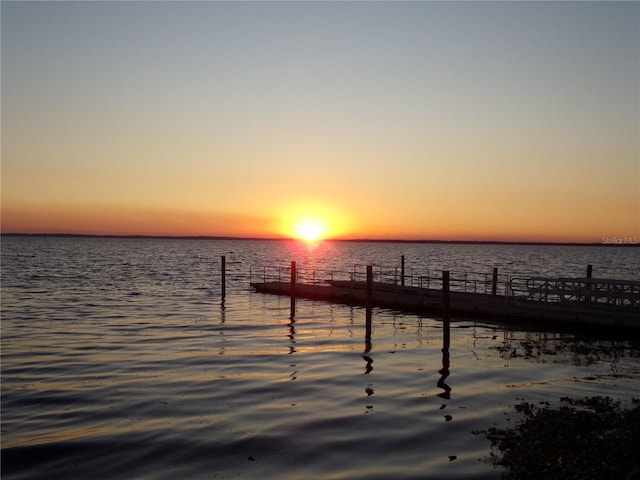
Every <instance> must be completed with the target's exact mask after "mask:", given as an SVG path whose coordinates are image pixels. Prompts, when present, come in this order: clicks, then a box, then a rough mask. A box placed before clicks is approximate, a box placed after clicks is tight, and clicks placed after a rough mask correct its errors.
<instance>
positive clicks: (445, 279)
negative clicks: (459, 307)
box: [437, 270, 451, 400]
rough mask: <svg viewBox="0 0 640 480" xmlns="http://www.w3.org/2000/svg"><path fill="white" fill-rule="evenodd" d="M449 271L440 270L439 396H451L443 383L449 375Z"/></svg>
mask: <svg viewBox="0 0 640 480" xmlns="http://www.w3.org/2000/svg"><path fill="white" fill-rule="evenodd" d="M449 292H450V289H449V272H448V271H447V270H444V271H443V272H442V369H441V370H439V371H438V373H439V374H440V379H439V380H438V384H437V385H438V387H439V388H442V389H443V390H444V391H443V392H442V393H439V394H438V396H439V397H440V398H445V399H447V400H448V399H450V398H451V387H450V386H449V385H447V384H446V383H445V380H446V379H447V377H448V376H449V360H450V357H449V347H450V345H451V309H450V300H449Z"/></svg>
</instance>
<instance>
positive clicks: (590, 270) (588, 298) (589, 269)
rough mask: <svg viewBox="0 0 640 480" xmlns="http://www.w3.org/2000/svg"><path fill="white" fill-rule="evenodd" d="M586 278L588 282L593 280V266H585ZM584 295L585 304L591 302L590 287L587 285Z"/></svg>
mask: <svg viewBox="0 0 640 480" xmlns="http://www.w3.org/2000/svg"><path fill="white" fill-rule="evenodd" d="M587 278H588V279H589V280H591V278H593V265H587ZM585 290H586V294H585V300H586V301H587V302H590V301H591V285H590V284H588V285H587V286H586V289H585Z"/></svg>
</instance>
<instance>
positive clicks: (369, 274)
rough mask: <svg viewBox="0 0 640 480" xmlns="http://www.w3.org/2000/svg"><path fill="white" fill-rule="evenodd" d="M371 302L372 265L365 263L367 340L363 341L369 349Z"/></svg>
mask: <svg viewBox="0 0 640 480" xmlns="http://www.w3.org/2000/svg"><path fill="white" fill-rule="evenodd" d="M372 303H373V266H371V265H367V303H366V309H365V316H366V322H365V325H366V337H365V339H368V342H365V345H366V346H367V347H368V350H366V351H367V352H368V351H369V350H371V304H372Z"/></svg>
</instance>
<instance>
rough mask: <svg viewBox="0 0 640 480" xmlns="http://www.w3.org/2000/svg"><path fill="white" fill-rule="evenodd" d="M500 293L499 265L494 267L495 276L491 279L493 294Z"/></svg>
mask: <svg viewBox="0 0 640 480" xmlns="http://www.w3.org/2000/svg"><path fill="white" fill-rule="evenodd" d="M497 293H498V267H493V278H492V280H491V295H497Z"/></svg>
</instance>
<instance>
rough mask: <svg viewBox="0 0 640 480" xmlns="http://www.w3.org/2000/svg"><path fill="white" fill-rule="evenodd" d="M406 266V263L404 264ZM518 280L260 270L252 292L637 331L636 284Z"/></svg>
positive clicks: (395, 271)
mask: <svg viewBox="0 0 640 480" xmlns="http://www.w3.org/2000/svg"><path fill="white" fill-rule="evenodd" d="M402 263H403V265H404V261H403V262H402ZM591 274H592V268H591V266H589V267H588V268H587V276H585V277H575V278H547V277H528V278H525V277H520V276H508V275H503V274H500V273H499V272H498V271H497V269H493V271H492V272H487V273H457V272H449V271H441V272H425V273H424V274H419V275H414V274H410V275H406V274H405V271H404V268H403V266H402V267H400V268H391V269H389V268H384V267H379V266H367V267H364V266H354V267H353V269H351V270H349V271H335V270H332V271H321V270H315V269H300V268H298V267H297V265H296V262H291V265H290V266H263V267H261V268H259V269H257V270H256V269H252V270H251V280H250V283H251V286H252V287H253V288H254V289H255V290H256V291H257V292H262V293H268V294H277V295H289V296H291V297H292V298H295V297H300V298H309V299H318V300H326V301H331V302H339V303H346V304H356V305H363V306H368V307H371V306H377V307H386V308H393V309H397V310H402V311H414V312H424V313H435V314H443V315H447V314H449V313H450V314H454V315H459V316H480V317H484V318H495V319H500V320H512V321H529V322H532V321H533V322H544V323H550V324H563V325H565V324H574V325H580V326H597V327H615V328H620V329H633V330H638V331H640V281H634V280H615V279H598V278H592V277H591Z"/></svg>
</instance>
